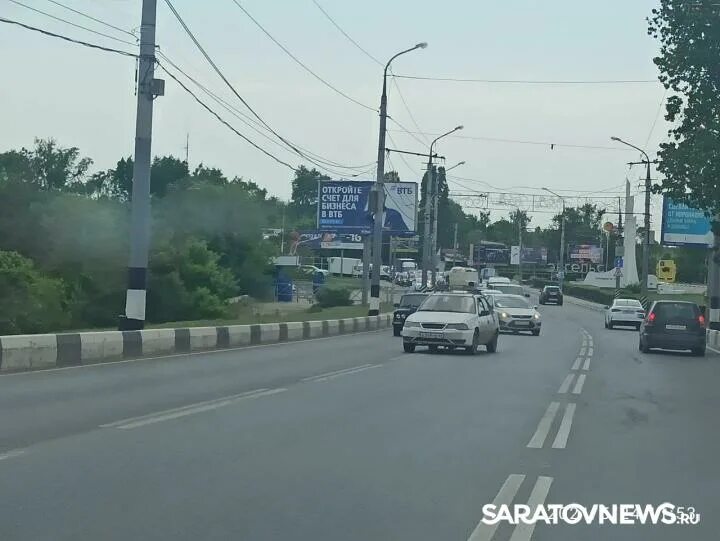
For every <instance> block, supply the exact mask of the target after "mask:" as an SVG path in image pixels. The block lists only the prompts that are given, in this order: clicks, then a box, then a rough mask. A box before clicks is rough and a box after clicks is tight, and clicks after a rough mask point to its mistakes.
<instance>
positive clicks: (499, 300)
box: [495, 295, 530, 308]
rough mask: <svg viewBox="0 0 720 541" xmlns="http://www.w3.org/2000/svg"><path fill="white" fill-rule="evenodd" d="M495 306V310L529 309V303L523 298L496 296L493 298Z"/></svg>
mask: <svg viewBox="0 0 720 541" xmlns="http://www.w3.org/2000/svg"><path fill="white" fill-rule="evenodd" d="M495 306H496V307H497V308H530V303H528V302H527V301H526V300H525V299H524V298H523V297H515V296H513V297H511V296H509V295H497V296H496V297H495Z"/></svg>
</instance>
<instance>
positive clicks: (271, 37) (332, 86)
mask: <svg viewBox="0 0 720 541" xmlns="http://www.w3.org/2000/svg"><path fill="white" fill-rule="evenodd" d="M233 3H234V4H235V5H236V6H237V7H238V8H240V10H241V11H242V12H243V13H244V14H245V15H247V17H248V18H249V19H250V20H251V21H252V22H253V23H255V26H257V27H258V28H259V29H260V30H262V32H263V33H264V34H265V35H266V36H267V37H268V38H270V40H271V41H272V42H273V43H275V45H277V46H278V47H280V48H281V49H282V50H283V51H284V52H285V54H287V55H288V56H289V57H290V58H292V59H293V60H294V61H295V63H296V64H298V65H299V66H300V67H302V68H303V69H304V70H305V71H307V72H308V73H309V74H310V75H312V76H313V77H315V79H317V80H318V81H320V82H321V83H322V84H323V85H325V86H326V87H328V88H329V89H331V90H332V91H333V92H335V93H337V94H339V95H340V96H342V97H343V98H345V99H347V100H349V101H351V102H353V103H354V104H356V105H359V106H360V107H363V108H365V109H368V110H370V111H377V109H376V108H375V107H371V106H370V105H365V104H364V103H362V102H360V101H358V100H356V99H355V98H353V97H352V96H350V95H348V94H346V93H345V92H343V91H342V90H340V89H339V88H337V87H336V86H334V85H332V84H331V83H329V82H328V81H326V80H325V79H323V78H322V77H320V75H318V74H317V73H315V72H314V71H313V70H312V69H310V68H309V67H308V66H307V65H306V64H305V63H304V62H303V61H302V60H300V59H299V58H298V57H297V56H295V55H294V54H293V53H292V51H290V49H288V48H287V47H285V45H283V44H282V43H280V41H278V40H277V39H276V38H275V37H274V36H273V35H272V34H271V33H270V32H268V31H267V30H266V29H265V27H264V26H263V25H261V24H260V23H259V22H258V20H257V19H255V17H253V16H252V15H251V14H250V12H249V11H248V10H247V9H245V8H244V7H243V6H242V4H241V3H240V2H238V0H233Z"/></svg>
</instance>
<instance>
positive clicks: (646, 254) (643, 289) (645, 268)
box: [610, 136, 650, 295]
mask: <svg viewBox="0 0 720 541" xmlns="http://www.w3.org/2000/svg"><path fill="white" fill-rule="evenodd" d="M610 140H611V141H616V142H618V143H622V144H623V145H626V146H629V147H630V148H634V149H635V150H637V151H638V152H640V153H641V154H642V155H643V156H645V160H644V163H645V165H646V169H645V221H644V225H645V239H644V241H643V257H642V271H641V272H642V275H641V277H640V293H641V294H642V295H647V290H648V274H649V273H650V156H648V155H647V152H645V151H644V150H643V149H641V148H640V147H636V146H635V145H633V144H631V143H628V142H627V141H623V140H622V139H620V138H619V137H615V136H612V137H610Z"/></svg>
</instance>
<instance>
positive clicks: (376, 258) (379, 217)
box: [368, 42, 427, 316]
mask: <svg viewBox="0 0 720 541" xmlns="http://www.w3.org/2000/svg"><path fill="white" fill-rule="evenodd" d="M425 47H427V43H425V42H421V43H418V44H417V45H415V46H414V47H410V48H409V49H405V50H404V51H400V52H399V53H397V54H396V55H394V56H393V57H392V58H390V60H388V62H387V64H385V69H384V71H383V86H382V96H381V97H380V134H379V136H378V153H377V176H376V177H375V186H373V194H374V195H373V200H374V203H375V204H374V209H375V216H374V218H373V233H372V260H373V263H372V275H371V279H370V309H369V311H368V315H371V316H376V315H378V314H379V313H380V267H381V266H382V232H383V215H384V212H383V210H384V207H385V178H384V177H385V132H386V130H387V127H386V126H387V72H388V68H389V67H390V64H391V63H392V61H393V60H395V59H396V58H397V57H398V56H400V55H403V54H406V53H409V52H412V51H414V50H416V49H424V48H425Z"/></svg>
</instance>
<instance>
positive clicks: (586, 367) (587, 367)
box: [582, 357, 590, 371]
mask: <svg viewBox="0 0 720 541" xmlns="http://www.w3.org/2000/svg"><path fill="white" fill-rule="evenodd" d="M582 369H583V370H585V371H587V370H590V357H588V358H587V359H585V364H583V368H582Z"/></svg>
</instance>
